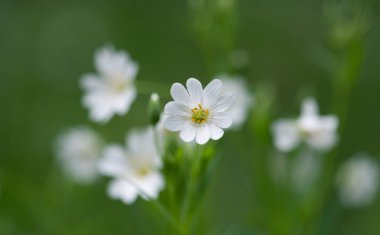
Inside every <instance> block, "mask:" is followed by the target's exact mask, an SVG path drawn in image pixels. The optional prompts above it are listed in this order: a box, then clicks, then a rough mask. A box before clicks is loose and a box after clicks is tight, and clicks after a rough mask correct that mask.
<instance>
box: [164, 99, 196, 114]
mask: <svg viewBox="0 0 380 235" xmlns="http://www.w3.org/2000/svg"><path fill="white" fill-rule="evenodd" d="M164 113H165V114H166V115H173V116H175V115H180V116H183V117H189V116H191V109H190V108H189V107H188V106H186V105H184V104H182V103H177V102H175V101H170V102H169V103H167V104H166V105H165V108H164Z"/></svg>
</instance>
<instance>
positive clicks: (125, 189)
mask: <svg viewBox="0 0 380 235" xmlns="http://www.w3.org/2000/svg"><path fill="white" fill-rule="evenodd" d="M107 191H108V195H109V196H110V197H111V198H113V199H120V200H121V201H122V202H124V203H125V204H132V203H133V202H134V201H135V200H136V198H137V196H138V195H139V192H138V190H137V188H136V187H135V186H134V185H133V184H132V183H130V182H128V181H127V180H124V179H115V180H112V181H111V183H110V184H109V186H108V190H107Z"/></svg>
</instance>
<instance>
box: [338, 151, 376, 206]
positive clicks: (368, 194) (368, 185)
mask: <svg viewBox="0 0 380 235" xmlns="http://www.w3.org/2000/svg"><path fill="white" fill-rule="evenodd" d="M336 182H337V186H338V188H339V196H340V199H341V201H342V203H343V205H344V206H346V207H363V206H367V205H368V204H370V203H371V202H372V201H373V199H374V198H375V196H376V193H377V191H378V188H379V166H378V164H377V162H376V161H375V160H374V159H372V158H371V157H369V156H367V155H363V154H360V155H356V156H355V157H354V158H352V159H350V160H348V161H347V162H346V163H344V164H343V165H342V166H341V167H340V169H339V171H338V174H337V178H336Z"/></svg>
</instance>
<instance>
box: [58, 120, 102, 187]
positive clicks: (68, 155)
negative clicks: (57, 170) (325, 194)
mask: <svg viewBox="0 0 380 235" xmlns="http://www.w3.org/2000/svg"><path fill="white" fill-rule="evenodd" d="M101 147H102V141H101V139H100V138H99V137H98V136H97V135H96V134H95V133H94V132H93V131H91V130H90V129H88V128H86V127H78V128H73V129H71V130H69V131H67V132H66V133H63V134H62V135H60V136H59V137H58V141H57V143H56V148H55V151H56V154H57V156H58V160H59V163H60V164H61V166H62V167H63V170H64V171H65V172H66V174H68V175H69V176H70V177H72V178H73V179H74V180H76V181H78V182H81V183H92V182H93V181H94V180H95V179H96V178H97V176H98V174H97V161H98V159H99V157H100V154H101Z"/></svg>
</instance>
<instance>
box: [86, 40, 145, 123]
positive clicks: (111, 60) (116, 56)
mask: <svg viewBox="0 0 380 235" xmlns="http://www.w3.org/2000/svg"><path fill="white" fill-rule="evenodd" d="M95 67H96V70H97V72H98V74H86V75H84V76H82V78H81V86H82V88H83V89H84V90H85V93H86V94H85V95H84V97H83V100H82V102H83V105H84V106H85V107H86V108H88V109H89V110H90V118H91V119H92V120H93V121H96V122H101V123H105V122H107V121H109V120H110V119H111V117H112V116H113V115H114V114H119V115H124V114H125V113H127V112H128V110H129V108H130V106H131V104H132V102H133V101H134V100H135V98H136V88H135V86H134V80H135V77H136V74H137V71H138V65H137V64H136V62H134V61H133V60H132V59H131V58H130V57H129V55H128V53H127V52H125V51H116V50H115V49H114V48H113V47H112V46H110V45H108V46H105V47H103V48H101V49H99V50H98V51H96V54H95Z"/></svg>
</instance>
